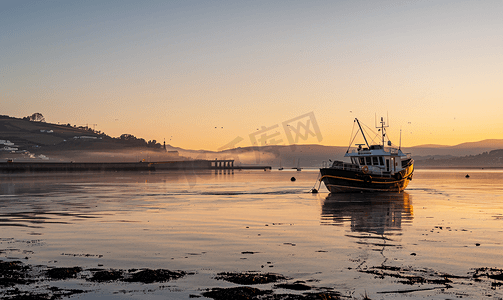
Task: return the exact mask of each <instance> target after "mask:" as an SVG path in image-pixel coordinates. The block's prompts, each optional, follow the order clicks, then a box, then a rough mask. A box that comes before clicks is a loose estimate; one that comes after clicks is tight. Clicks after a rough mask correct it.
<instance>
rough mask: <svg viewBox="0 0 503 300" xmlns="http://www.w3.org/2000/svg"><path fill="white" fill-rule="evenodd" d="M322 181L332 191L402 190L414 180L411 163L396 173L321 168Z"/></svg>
mask: <svg viewBox="0 0 503 300" xmlns="http://www.w3.org/2000/svg"><path fill="white" fill-rule="evenodd" d="M320 173H321V179H320V180H321V181H323V183H324V184H325V186H326V187H327V189H328V190H329V191H330V192H331V193H348V192H349V193H354V192H398V193H399V192H402V191H403V190H404V189H405V188H407V185H408V184H409V181H411V180H412V174H413V173H414V164H413V163H411V164H409V165H408V166H407V167H405V168H404V169H403V170H402V171H400V172H399V173H396V174H394V175H392V176H391V175H385V174H384V175H375V174H365V173H363V172H361V171H354V170H343V169H336V168H322V169H320Z"/></svg>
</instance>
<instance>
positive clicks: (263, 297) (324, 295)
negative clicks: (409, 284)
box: [202, 286, 340, 300]
mask: <svg viewBox="0 0 503 300" xmlns="http://www.w3.org/2000/svg"><path fill="white" fill-rule="evenodd" d="M202 295H203V296H204V297H207V298H212V299H216V300H332V299H334V300H336V299H340V294H339V293H336V292H316V293H304V294H301V295H297V294H274V293H273V291H272V290H260V289H257V288H253V287H249V286H242V287H233V288H213V289H210V290H209V291H207V292H204V293H203V294H202Z"/></svg>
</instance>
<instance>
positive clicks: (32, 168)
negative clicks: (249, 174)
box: [0, 159, 271, 173]
mask: <svg viewBox="0 0 503 300" xmlns="http://www.w3.org/2000/svg"><path fill="white" fill-rule="evenodd" d="M163 170H271V166H265V165H249V166H242V165H239V166H235V165H234V160H219V159H215V160H184V161H157V162H144V161H140V162H108V163H103V162H96V163H92V162H50V161H40V162H26V161H13V160H7V161H4V162H0V172H2V173H15V172H86V171H95V172H106V171H163Z"/></svg>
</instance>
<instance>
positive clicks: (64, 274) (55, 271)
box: [47, 267, 82, 279]
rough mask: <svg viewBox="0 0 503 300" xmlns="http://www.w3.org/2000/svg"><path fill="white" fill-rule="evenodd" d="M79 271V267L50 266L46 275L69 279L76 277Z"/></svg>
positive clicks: (80, 269)
mask: <svg viewBox="0 0 503 300" xmlns="http://www.w3.org/2000/svg"><path fill="white" fill-rule="evenodd" d="M80 272H82V268H81V267H71V268H52V269H49V270H47V276H48V277H50V278H52V279H69V278H75V277H77V274H78V273H80Z"/></svg>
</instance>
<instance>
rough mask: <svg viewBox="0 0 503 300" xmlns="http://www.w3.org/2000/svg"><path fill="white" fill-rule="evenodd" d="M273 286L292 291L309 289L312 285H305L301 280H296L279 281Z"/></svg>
mask: <svg viewBox="0 0 503 300" xmlns="http://www.w3.org/2000/svg"><path fill="white" fill-rule="evenodd" d="M275 287H276V288H281V289H288V290H294V291H309V290H311V289H312V287H310V286H308V285H306V284H305V282H303V281H296V282H294V283H280V284H277V285H275Z"/></svg>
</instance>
